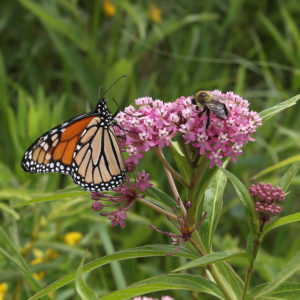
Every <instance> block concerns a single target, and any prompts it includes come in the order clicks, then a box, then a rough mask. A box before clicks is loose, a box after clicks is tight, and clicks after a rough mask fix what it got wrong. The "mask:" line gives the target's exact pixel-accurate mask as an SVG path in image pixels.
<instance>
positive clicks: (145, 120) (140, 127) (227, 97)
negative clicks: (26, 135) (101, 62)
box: [115, 90, 262, 168]
mask: <svg viewBox="0 0 300 300" xmlns="http://www.w3.org/2000/svg"><path fill="white" fill-rule="evenodd" d="M211 94H212V95H215V96H216V97H218V99H221V101H222V102H223V103H224V104H225V105H226V108H227V110H228V117H227V119H226V120H222V119H220V118H219V117H217V116H216V115H215V114H213V113H212V114H211V116H210V125H209V127H208V128H206V124H207V115H206V114H202V115H201V116H200V117H199V116H198V114H199V110H197V109H196V106H195V105H194V104H193V103H192V101H191V97H180V98H178V99H176V100H175V101H174V102H167V103H164V102H163V101H161V100H153V99H152V98H151V97H143V98H138V99H136V105H137V106H138V109H135V108H134V107H133V106H132V105H130V106H128V107H127V108H126V109H125V113H124V112H120V113H119V114H118V115H117V116H116V118H115V120H116V121H117V123H118V125H119V126H120V128H122V129H124V130H122V129H120V128H119V127H118V126H115V131H116V134H117V135H118V136H120V137H121V138H120V139H119V144H120V147H121V148H122V149H123V150H126V151H127V153H128V155H129V157H128V158H127V160H126V164H128V163H130V164H134V165H136V164H138V162H139V160H140V159H141V158H143V156H144V152H147V151H149V150H150V148H152V147H159V148H164V147H166V146H170V145H171V140H172V139H173V138H174V137H175V136H176V135H179V134H180V135H181V136H182V139H183V143H184V144H185V145H187V144H189V145H191V146H192V147H193V148H194V149H198V153H199V155H205V156H206V157H207V158H208V159H209V160H210V165H209V166H210V167H211V168H212V167H213V166H214V165H216V164H218V165H220V166H222V164H223V161H222V160H223V158H225V157H231V159H232V160H233V161H234V162H235V161H236V157H237V156H238V155H241V154H242V148H243V145H244V144H245V143H248V141H254V139H253V138H252V137H251V135H252V134H253V133H254V132H255V131H256V128H257V127H258V126H261V124H262V123H261V118H260V117H259V115H258V114H257V112H255V111H250V110H249V102H248V101H247V100H244V99H243V98H242V97H240V96H238V95H236V94H234V93H233V92H227V93H225V94H223V93H221V91H219V90H214V91H212V92H211ZM137 115H143V116H144V117H141V118H137V117H135V116H137Z"/></svg>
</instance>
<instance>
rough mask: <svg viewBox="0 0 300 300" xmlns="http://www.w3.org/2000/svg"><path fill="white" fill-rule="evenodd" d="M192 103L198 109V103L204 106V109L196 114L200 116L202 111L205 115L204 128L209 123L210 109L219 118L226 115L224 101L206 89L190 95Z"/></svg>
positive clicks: (225, 117) (224, 117)
mask: <svg viewBox="0 0 300 300" xmlns="http://www.w3.org/2000/svg"><path fill="white" fill-rule="evenodd" d="M192 103H193V104H195V105H196V109H197V110H198V109H199V106H198V105H199V104H200V105H203V106H204V109H203V110H202V111H201V112H200V113H199V114H198V116H199V117H200V116H201V115H202V114H203V113H204V112H206V115H207V123H206V129H207V128H208V126H209V123H210V111H212V112H213V113H214V114H215V115H216V116H218V117H219V118H221V119H223V120H226V119H227V117H228V110H227V107H226V105H225V104H224V103H222V102H220V100H219V99H218V97H217V96H214V95H212V94H211V93H210V92H208V91H199V92H197V93H196V94H195V95H194V96H193V97H192Z"/></svg>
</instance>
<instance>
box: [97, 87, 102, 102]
mask: <svg viewBox="0 0 300 300" xmlns="http://www.w3.org/2000/svg"><path fill="white" fill-rule="evenodd" d="M101 89H102V85H100V86H99V90H98V99H100V94H101Z"/></svg>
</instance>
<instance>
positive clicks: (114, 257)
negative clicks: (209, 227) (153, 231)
mask: <svg viewBox="0 0 300 300" xmlns="http://www.w3.org/2000/svg"><path fill="white" fill-rule="evenodd" d="M176 248H177V247H174V246H165V245H151V246H143V247H137V248H133V249H127V250H123V251H119V252H115V253H113V254H110V255H107V256H104V257H101V258H98V259H95V260H93V261H91V262H89V263H87V264H86V265H84V267H83V272H82V273H86V272H89V271H91V270H95V269H97V268H100V267H101V266H103V265H106V264H108V263H111V262H113V261H120V260H125V259H133V258H134V259H135V258H138V257H151V256H165V255H166V254H168V253H170V252H173V251H174V250H175V249H176ZM176 256H178V257H184V258H188V259H195V258H196V256H195V254H193V253H192V252H191V251H188V250H187V249H181V251H180V252H179V253H178V254H176ZM75 274H76V272H70V273H68V274H66V275H64V276H63V277H61V278H59V279H57V280H56V281H55V282H53V283H52V284H50V285H49V286H47V287H46V288H44V289H42V290H41V291H39V292H38V293H36V294H35V295H33V296H32V297H31V298H30V300H34V299H39V298H41V297H43V296H45V295H47V294H48V293H50V292H52V291H55V290H57V289H59V288H61V287H63V286H65V285H66V284H68V283H70V282H72V281H73V280H74V278H75Z"/></svg>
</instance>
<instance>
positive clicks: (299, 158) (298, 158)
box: [251, 154, 300, 180]
mask: <svg viewBox="0 0 300 300" xmlns="http://www.w3.org/2000/svg"><path fill="white" fill-rule="evenodd" d="M299 161H300V154H298V155H294V156H292V157H290V158H287V159H285V160H283V161H281V162H279V163H277V164H275V165H273V166H271V167H269V168H266V169H264V170H262V171H261V172H259V173H258V174H256V175H254V176H253V177H252V178H251V180H254V179H257V178H258V177H260V176H262V175H265V174H267V173H270V172H272V171H274V170H276V169H279V168H282V167H285V166H287V165H290V164H292V163H297V162H299Z"/></svg>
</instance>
